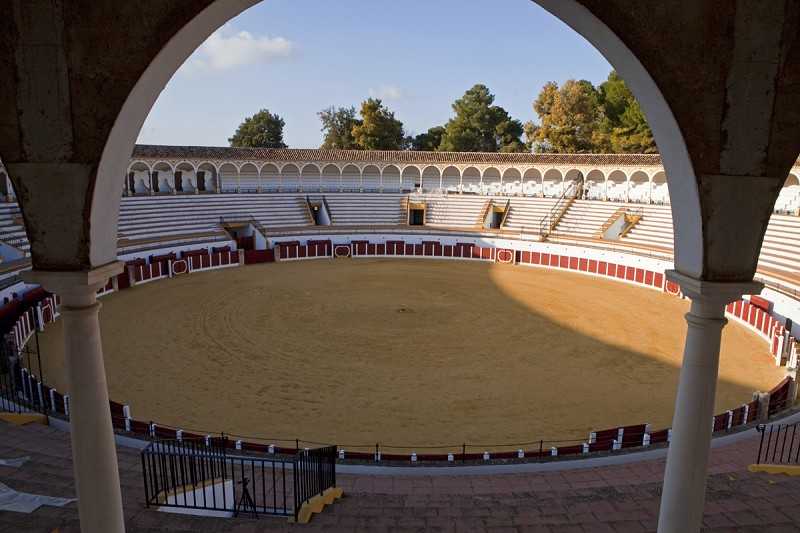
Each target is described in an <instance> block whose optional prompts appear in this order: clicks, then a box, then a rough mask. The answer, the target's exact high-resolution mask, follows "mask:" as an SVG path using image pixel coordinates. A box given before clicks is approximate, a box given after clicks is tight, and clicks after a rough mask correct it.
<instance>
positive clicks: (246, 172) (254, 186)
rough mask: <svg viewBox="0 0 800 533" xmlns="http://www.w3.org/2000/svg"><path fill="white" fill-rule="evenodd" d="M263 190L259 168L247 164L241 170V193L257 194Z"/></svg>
mask: <svg viewBox="0 0 800 533" xmlns="http://www.w3.org/2000/svg"><path fill="white" fill-rule="evenodd" d="M260 189H261V180H260V179H259V173H258V167H256V166H255V165H254V164H253V163H245V164H244V165H242V168H240V169H239V191H240V192H257V191H259V190H260Z"/></svg>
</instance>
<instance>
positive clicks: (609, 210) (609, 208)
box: [554, 200, 624, 239]
mask: <svg viewBox="0 0 800 533" xmlns="http://www.w3.org/2000/svg"><path fill="white" fill-rule="evenodd" d="M623 206H624V204H617V203H614V202H593V201H590V200H575V201H574V202H573V203H572V205H570V206H569V208H568V209H567V211H566V212H565V213H564V215H563V216H562V217H561V219H560V220H559V221H558V224H557V225H556V227H555V230H554V233H555V234H557V235H564V234H566V235H570V236H573V237H583V238H589V239H590V238H593V237H596V236H597V233H598V232H599V231H600V228H602V227H603V224H605V223H606V221H608V219H609V218H610V217H611V215H613V214H614V213H616V212H617V210H618V209H619V208H620V207H623Z"/></svg>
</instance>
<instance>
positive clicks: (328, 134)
mask: <svg viewBox="0 0 800 533" xmlns="http://www.w3.org/2000/svg"><path fill="white" fill-rule="evenodd" d="M317 115H318V116H319V119H320V120H321V121H322V131H323V132H324V133H325V137H324V140H323V143H322V146H321V147H320V148H338V149H341V150H359V149H360V148H361V147H360V146H359V145H358V143H356V140H355V137H353V128H354V127H355V126H358V125H360V124H361V121H360V120H359V119H358V117H356V108H355V107H352V106H351V107H339V108H336V107H333V106H331V107H329V108H327V109H323V110H322V111H320V112H319V113H317Z"/></svg>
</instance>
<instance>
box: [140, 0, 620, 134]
mask: <svg viewBox="0 0 800 533" xmlns="http://www.w3.org/2000/svg"><path fill="white" fill-rule="evenodd" d="M610 69H611V66H610V65H609V64H608V62H607V61H606V60H605V59H604V58H603V57H602V56H601V55H600V53H599V52H597V51H596V50H595V49H594V48H593V47H592V46H591V45H590V44H589V43H587V42H586V41H585V40H584V39H583V38H582V37H580V36H579V35H577V34H576V33H575V32H574V31H573V30H572V29H570V28H569V27H567V26H566V25H564V24H563V23H562V22H560V21H559V20H557V19H555V18H554V17H553V16H551V15H550V14H549V13H547V12H545V11H544V10H543V9H541V8H540V7H539V6H538V5H536V4H534V3H533V2H531V1H530V0H502V1H497V0H493V1H490V0H466V1H465V0H403V1H397V0H394V1H392V0H344V1H331V0H265V1H264V2H262V3H260V4H258V5H256V6H255V7H253V8H251V9H249V10H248V11H245V12H244V13H243V14H242V15H240V16H239V17H237V18H235V19H233V20H232V21H230V23H229V24H228V25H226V26H225V27H223V28H222V29H221V30H219V31H218V32H217V33H215V34H214V35H213V36H212V37H211V38H210V39H209V40H208V41H207V42H206V43H204V45H203V46H201V47H200V48H199V49H198V50H197V51H196V52H195V53H194V54H193V55H192V57H191V58H189V60H187V62H186V63H185V64H184V65H183V67H181V69H180V70H179V71H178V72H177V73H176V74H175V76H174V77H173V78H172V80H171V81H170V83H169V84H168V85H167V87H166V88H165V89H164V91H163V92H162V94H161V96H160V97H159V99H158V101H157V102H156V105H155V106H154V107H153V109H152V111H151V112H150V115H149V117H148V118H147V121H146V122H145V125H144V127H143V129H142V131H141V133H140V135H139V142H140V143H153V144H182V145H211V146H214V145H216V146H227V144H228V142H227V140H228V137H230V136H231V135H232V134H233V132H234V131H235V130H236V127H237V126H238V124H239V123H240V122H241V121H242V119H243V118H244V117H246V116H249V115H252V114H253V113H255V112H257V111H258V110H259V109H261V108H267V109H269V110H270V111H272V112H273V113H277V114H279V115H280V116H281V117H283V118H284V120H285V121H286V128H285V130H284V137H285V141H286V142H287V144H288V145H289V146H291V147H295V148H315V147H318V146H319V144H320V143H321V142H322V134H321V132H320V122H319V118H318V117H317V112H318V111H319V110H321V109H323V108H326V107H328V106H331V105H335V106H350V105H354V106H356V107H358V104H359V103H360V102H361V101H362V100H364V99H365V98H367V97H369V96H377V97H381V98H383V100H384V102H385V103H386V105H387V106H388V107H389V108H390V109H392V110H393V111H395V114H396V116H397V118H399V119H400V120H402V121H403V123H404V125H405V129H406V132H408V133H412V134H416V133H420V132H423V131H426V130H427V129H428V128H429V127H431V126H435V125H440V124H444V123H445V122H446V121H447V120H448V118H450V116H451V107H450V106H451V104H452V102H453V100H455V99H456V98H458V97H459V96H461V95H462V94H463V93H464V91H466V90H467V89H469V88H470V87H471V86H472V85H474V84H476V83H483V84H485V85H487V86H488V87H489V88H490V89H491V90H492V92H493V93H494V94H495V96H496V101H495V103H497V104H498V105H501V106H503V107H504V108H506V110H508V111H509V112H510V113H511V115H512V116H513V117H514V118H517V119H519V120H521V121H523V122H525V121H527V120H532V119H536V116H535V113H534V111H533V109H532V107H531V104H532V101H533V99H534V98H535V97H536V95H537V94H538V92H539V90H540V89H541V87H542V85H544V83H545V82H547V81H551V80H552V81H556V82H558V83H562V82H563V81H565V80H567V79H570V78H578V79H587V80H590V81H592V82H593V83H595V84H597V83H599V82H601V81H602V80H603V79H605V78H606V76H607V75H608V72H609V71H610Z"/></svg>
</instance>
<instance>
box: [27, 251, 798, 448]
mask: <svg viewBox="0 0 800 533" xmlns="http://www.w3.org/2000/svg"><path fill="white" fill-rule="evenodd" d="M687 308H688V303H687V301H682V300H679V299H678V298H675V297H673V296H668V295H666V294H663V293H660V292H658V291H654V290H649V289H644V288H640V287H635V286H631V285H627V284H624V283H619V282H615V281H609V280H606V279H600V278H596V277H591V276H586V275H581V274H576V273H570V272H563V271H553V270H543V269H535V268H528V267H520V266H506V265H498V264H488V263H479V262H466V261H452V260H451V261H447V260H412V259H398V260H380V259H337V260H316V261H304V262H284V263H276V264H268V265H258V266H248V267H244V268H235V269H227V270H224V271H215V272H207V273H199V274H193V275H191V276H186V277H179V278H174V279H171V280H166V281H159V282H155V283H151V284H148V285H144V286H141V287H136V288H134V289H132V290H128V291H124V292H120V293H118V294H112V295H110V296H108V297H105V298H104V301H103V310H102V312H101V322H102V331H103V344H104V350H105V357H106V367H107V372H108V375H109V387H110V392H111V397H112V398H113V399H115V400H117V401H120V402H123V403H128V404H130V405H131V408H132V411H133V416H135V417H136V418H138V419H141V420H154V421H156V422H161V423H163V424H167V425H171V426H175V427H180V428H183V429H185V430H192V431H202V432H220V431H225V432H226V433H229V434H233V435H238V436H246V437H251V438H252V437H262V438H264V439H265V441H267V442H273V443H276V444H279V442H278V439H280V438H282V439H286V440H287V441H290V442H291V443H292V444H293V443H294V439H295V438H300V439H302V440H305V441H310V442H330V443H337V444H339V445H342V446H344V447H346V448H347V449H348V450H351V451H354V450H357V449H365V450H367V449H371V448H373V447H374V445H375V443H377V442H380V443H381V446H382V448H383V449H385V450H387V451H391V452H394V453H406V452H410V451H411V449H414V450H416V451H424V450H431V449H432V448H431V446H434V445H437V446H438V445H442V446H445V447H446V448H447V449H448V450H447V451H456V450H460V447H461V444H462V443H464V442H467V443H470V444H473V445H475V446H477V447H478V448H487V449H494V450H498V449H502V447H501V446H499V445H500V444H512V446H511V448H512V449H514V448H516V447H518V445H519V443H528V442H534V441H539V440H540V439H543V440H545V441H556V440H570V439H580V440H585V439H586V438H587V436H588V433H589V431H591V430H597V429H604V428H607V427H614V426H617V425H625V424H637V423H643V422H649V423H651V424H652V427H653V429H660V428H663V427H667V426H669V424H670V421H671V418H672V409H673V403H674V397H675V392H676V387H677V381H678V372H679V365H680V360H681V356H682V351H683V339H684V336H685V332H686V324H685V321H684V319H683V314H684V313H685V312H686V310H687ZM60 329H61V323H60V321H59V322H57V323H56V324H54V325H53V326H51V328H50V329H49V330H48V331H47V332H45V334H44V335H43V338H42V349H43V352H42V353H43V360H44V366H45V368H44V375H45V377H46V379H47V380H48V382H51V383H53V385H54V386H56V387H57V388H58V389H59V390H65V389H67V387H66V384H65V382H64V374H63V368H62V353H61V347H60V339H61V331H60ZM781 378H782V373H781V371H780V369H778V368H775V367H774V366H773V365H772V361H771V359H770V357H769V353H768V348H767V345H766V343H765V342H764V341H763V340H761V339H760V338H758V337H757V336H756V335H755V334H752V333H750V332H748V331H747V330H745V329H744V328H743V327H742V326H740V325H738V324H735V323H733V322H732V323H731V324H730V325H729V326H728V327H727V328H726V329H725V332H724V337H723V348H722V357H721V371H720V382H719V386H718V390H717V406H716V408H717V412H719V411H722V410H724V409H728V408H732V407H735V406H738V405H741V404H742V403H745V402H747V401H749V400H750V399H751V395H752V392H753V391H754V390H756V389H760V390H768V389H769V388H771V387H772V386H773V385H775V384H777V383H778V382H779V381H780V379H781ZM709 423H710V421H709ZM389 445H396V446H402V447H407V448H397V449H392V450H390V449H389V448H388V447H387V446H389ZM545 445H546V446H549V445H551V444H548V443H545ZM441 451H445V450H441Z"/></svg>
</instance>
